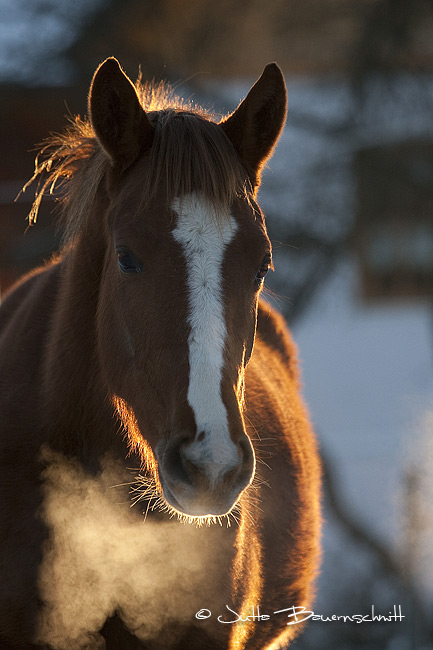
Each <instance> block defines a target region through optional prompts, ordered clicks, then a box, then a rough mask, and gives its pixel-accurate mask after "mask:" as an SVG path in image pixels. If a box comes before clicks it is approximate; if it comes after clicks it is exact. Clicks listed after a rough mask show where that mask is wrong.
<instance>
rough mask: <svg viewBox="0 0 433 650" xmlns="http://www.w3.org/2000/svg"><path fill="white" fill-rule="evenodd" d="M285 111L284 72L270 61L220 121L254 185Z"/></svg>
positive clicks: (277, 135) (281, 126)
mask: <svg viewBox="0 0 433 650" xmlns="http://www.w3.org/2000/svg"><path fill="white" fill-rule="evenodd" d="M286 111H287V92H286V84H285V83H284V78H283V74H282V72H281V70H280V68H279V67H278V66H277V64H276V63H269V64H268V65H267V66H266V68H265V69H264V71H263V74H262V76H261V77H260V79H258V81H256V83H255V84H254V86H253V87H252V88H251V90H250V92H249V93H248V95H247V96H246V97H245V99H244V100H243V102H241V104H239V106H238V108H237V109H236V110H235V112H234V113H232V114H231V115H230V116H229V117H228V118H227V119H225V120H224V121H223V122H221V126H222V128H223V129H224V131H225V134H226V135H227V136H228V138H229V139H230V140H231V142H232V144H233V146H234V148H235V150H236V151H237V153H238V155H239V157H240V159H241V161H242V163H243V165H244V167H245V168H246V170H247V172H248V175H249V177H250V180H251V183H252V186H253V187H257V186H258V185H259V183H260V171H261V169H262V167H263V165H264V164H265V162H266V160H267V159H268V158H269V157H270V156H271V154H272V151H273V149H274V147H275V145H276V143H277V141H278V138H279V136H280V133H281V131H282V129H283V126H284V123H285V119H286Z"/></svg>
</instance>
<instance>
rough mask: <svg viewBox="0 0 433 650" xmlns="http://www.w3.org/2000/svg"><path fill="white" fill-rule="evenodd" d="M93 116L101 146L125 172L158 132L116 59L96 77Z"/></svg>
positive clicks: (91, 100) (92, 92)
mask: <svg viewBox="0 0 433 650" xmlns="http://www.w3.org/2000/svg"><path fill="white" fill-rule="evenodd" d="M89 116H90V121H91V123H92V126H93V129H94V131H95V134H96V136H97V138H98V140H99V142H100V143H101V145H102V147H103V148H104V150H105V151H106V153H107V154H108V156H109V157H110V159H111V162H112V164H113V166H114V167H115V168H117V169H118V170H119V171H121V172H122V171H124V170H125V169H127V167H129V166H130V165H131V164H132V163H133V162H134V161H135V160H136V159H137V158H138V157H139V156H140V154H141V153H143V152H144V151H145V150H146V149H148V148H149V147H150V146H151V144H152V140H153V134H154V129H153V127H152V125H151V124H150V122H149V119H148V117H147V115H146V113H145V111H144V110H143V108H142V107H141V104H140V101H139V99H138V96H137V92H136V90H135V87H134V86H133V84H132V83H131V81H130V80H129V78H128V77H127V76H126V74H125V73H124V72H123V71H122V69H121V67H120V65H119V62H118V61H117V60H116V59H115V58H109V59H106V61H104V63H101V65H100V66H99V68H98V69H97V70H96V72H95V74H94V76H93V80H92V84H91V86H90V91H89Z"/></svg>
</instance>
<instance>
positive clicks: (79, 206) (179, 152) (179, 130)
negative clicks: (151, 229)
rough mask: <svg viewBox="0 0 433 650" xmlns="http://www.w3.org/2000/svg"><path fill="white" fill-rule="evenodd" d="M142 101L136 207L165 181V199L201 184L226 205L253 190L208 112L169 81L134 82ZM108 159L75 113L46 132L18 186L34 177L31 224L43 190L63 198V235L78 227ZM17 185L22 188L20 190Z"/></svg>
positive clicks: (71, 236) (213, 198) (71, 234)
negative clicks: (144, 146) (144, 135)
mask: <svg viewBox="0 0 433 650" xmlns="http://www.w3.org/2000/svg"><path fill="white" fill-rule="evenodd" d="M136 90H137V94H138V96H139V98H140V102H141V105H142V106H143V108H144V109H145V110H146V112H147V114H148V117H149V119H150V120H151V122H152V124H153V125H154V127H155V135H154V139H153V143H152V147H151V149H150V152H149V169H150V170H151V172H150V173H149V174H148V175H147V176H146V178H141V179H140V188H142V189H141V191H142V198H141V203H140V208H142V207H143V206H144V204H145V203H146V202H148V201H150V200H151V199H152V197H153V196H154V195H155V192H156V189H157V188H159V187H160V186H161V184H162V185H163V187H164V188H165V192H166V194H167V197H166V198H167V200H168V201H170V199H172V198H174V197H175V196H177V197H179V198H181V197H183V196H185V195H186V194H188V193H190V192H192V191H194V190H199V191H201V192H202V193H203V194H204V196H205V197H206V198H207V199H208V200H209V203H210V204H211V205H214V206H215V207H217V208H218V207H222V208H223V210H221V211H219V210H218V212H221V213H224V212H227V208H228V207H229V206H230V204H231V203H232V201H233V199H234V198H235V197H236V196H242V197H244V198H246V199H247V200H248V201H249V200H250V199H251V196H252V190H251V187H250V184H249V183H248V182H247V181H246V174H245V170H244V169H243V167H242V165H241V163H240V161H239V159H238V157H237V155H236V153H235V151H234V149H233V147H232V145H231V143H230V141H229V140H228V138H227V137H226V136H225V134H224V133H223V131H222V129H220V128H218V126H217V122H216V120H215V119H214V115H213V114H212V113H210V112H209V111H206V110H205V109H203V108H201V107H196V106H193V105H192V104H191V103H187V102H185V101H183V100H181V99H179V98H178V97H177V96H176V95H175V94H174V92H173V90H172V88H171V87H170V86H168V85H167V84H165V83H163V82H161V83H159V84H155V83H146V84H142V83H141V80H140V79H138V80H137V82H136ZM109 168H110V160H109V158H108V156H107V154H106V153H105V152H104V151H103V149H102V147H101V146H100V144H99V142H98V140H97V138H96V135H95V132H94V130H93V128H92V125H91V123H90V121H89V120H88V119H87V118H85V119H82V118H81V117H79V116H78V117H75V118H73V119H71V121H70V125H69V126H68V128H66V129H65V131H64V132H63V133H60V134H54V135H52V136H51V137H50V138H49V139H47V140H46V141H45V142H44V143H43V146H42V148H41V150H40V152H39V154H38V156H37V157H36V160H35V171H34V174H33V176H32V178H31V179H30V180H29V181H28V183H27V184H26V185H25V186H24V190H25V189H26V188H27V187H28V186H29V185H30V184H31V183H32V182H33V181H35V180H37V181H38V185H37V189H36V192H35V199H34V202H33V205H32V209H31V211H30V214H29V217H28V218H29V223H30V225H32V224H34V223H35V222H36V219H37V215H38V211H39V207H40V203H41V200H42V198H43V196H44V194H46V193H50V194H55V195H57V198H60V199H61V203H62V210H61V214H60V223H61V226H63V230H64V241H65V242H69V241H71V240H72V239H74V238H75V236H76V235H77V234H78V233H79V232H80V230H81V228H82V226H83V224H84V223H85V221H86V218H87V216H88V215H89V214H90V213H91V207H92V205H93V203H94V201H95V198H96V194H97V191H98V188H99V186H100V184H101V181H102V179H103V177H104V176H105V174H106V173H107V171H108V170H109ZM24 190H23V191H24Z"/></svg>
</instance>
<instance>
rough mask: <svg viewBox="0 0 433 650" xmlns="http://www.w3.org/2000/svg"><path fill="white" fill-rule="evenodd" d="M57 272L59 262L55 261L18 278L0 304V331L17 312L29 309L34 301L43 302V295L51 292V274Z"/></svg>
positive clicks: (53, 274)
mask: <svg viewBox="0 0 433 650" xmlns="http://www.w3.org/2000/svg"><path fill="white" fill-rule="evenodd" d="M58 272H59V264H57V263H56V262H53V263H50V264H47V265H46V266H41V267H38V268H36V269H33V270H32V271H30V273H28V274H26V275H24V276H23V277H22V278H20V279H19V280H18V281H17V282H16V283H15V284H14V285H13V286H12V287H11V288H10V289H9V291H8V292H7V293H6V294H5V296H4V297H3V299H2V303H1V306H0V333H1V331H2V329H3V328H5V327H7V325H8V323H10V320H11V319H12V318H14V316H15V314H17V312H22V311H23V310H24V311H25V310H27V309H31V307H33V306H34V305H35V303H41V302H44V298H45V295H46V294H47V293H51V292H52V287H53V284H52V283H53V276H55V275H57V274H58ZM41 306H42V305H41Z"/></svg>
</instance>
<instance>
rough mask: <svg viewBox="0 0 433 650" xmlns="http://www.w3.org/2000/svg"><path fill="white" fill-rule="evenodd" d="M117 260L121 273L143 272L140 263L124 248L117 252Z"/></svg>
mask: <svg viewBox="0 0 433 650" xmlns="http://www.w3.org/2000/svg"><path fill="white" fill-rule="evenodd" d="M117 259H118V262H119V268H120V270H121V271H122V273H141V271H142V270H143V267H142V265H141V264H140V262H139V261H138V260H136V259H135V257H134V256H133V254H132V253H131V251H129V250H127V249H125V248H120V249H118V250H117Z"/></svg>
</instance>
